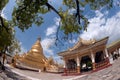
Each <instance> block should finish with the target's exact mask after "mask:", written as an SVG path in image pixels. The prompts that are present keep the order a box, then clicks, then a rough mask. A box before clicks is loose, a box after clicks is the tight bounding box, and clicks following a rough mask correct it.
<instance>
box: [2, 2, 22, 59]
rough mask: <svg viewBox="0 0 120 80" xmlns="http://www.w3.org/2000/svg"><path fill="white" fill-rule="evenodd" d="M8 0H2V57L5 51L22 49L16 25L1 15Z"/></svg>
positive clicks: (11, 51)
mask: <svg viewBox="0 0 120 80" xmlns="http://www.w3.org/2000/svg"><path fill="white" fill-rule="evenodd" d="M7 3H8V0H0V57H1V55H2V54H3V53H13V52H15V50H18V51H20V46H19V42H18V41H17V40H16V38H15V31H14V27H13V26H12V24H11V22H10V21H7V20H6V19H4V18H3V17H2V16H1V12H2V10H3V8H4V7H5V5H6V4H7Z"/></svg>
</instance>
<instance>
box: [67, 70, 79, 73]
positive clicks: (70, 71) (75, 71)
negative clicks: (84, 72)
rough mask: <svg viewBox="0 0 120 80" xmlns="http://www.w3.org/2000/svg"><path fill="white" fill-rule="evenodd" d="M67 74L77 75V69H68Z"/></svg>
mask: <svg viewBox="0 0 120 80" xmlns="http://www.w3.org/2000/svg"><path fill="white" fill-rule="evenodd" d="M65 72H66V73H77V69H66V71H65Z"/></svg>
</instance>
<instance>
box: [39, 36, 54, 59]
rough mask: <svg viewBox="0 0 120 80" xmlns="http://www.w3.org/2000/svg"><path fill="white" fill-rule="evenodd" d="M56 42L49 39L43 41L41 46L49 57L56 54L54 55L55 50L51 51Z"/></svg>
mask: <svg viewBox="0 0 120 80" xmlns="http://www.w3.org/2000/svg"><path fill="white" fill-rule="evenodd" d="M54 42H55V40H54V39H49V38H45V39H43V40H42V41H41V45H42V47H43V51H44V52H45V54H46V56H47V57H48V56H51V55H53V54H54V53H53V50H52V49H50V47H51V46H52V45H54Z"/></svg>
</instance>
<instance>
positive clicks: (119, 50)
mask: <svg viewBox="0 0 120 80" xmlns="http://www.w3.org/2000/svg"><path fill="white" fill-rule="evenodd" d="M118 54H119V57H120V48H119V49H118Z"/></svg>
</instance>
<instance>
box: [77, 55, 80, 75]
mask: <svg viewBox="0 0 120 80" xmlns="http://www.w3.org/2000/svg"><path fill="white" fill-rule="evenodd" d="M77 73H80V60H79V57H78V55H77Z"/></svg>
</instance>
